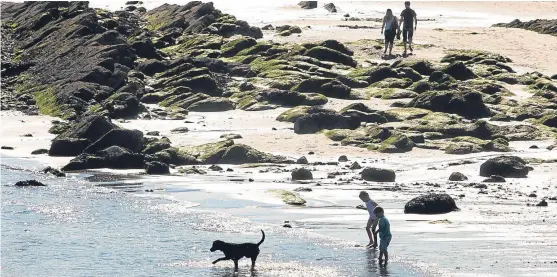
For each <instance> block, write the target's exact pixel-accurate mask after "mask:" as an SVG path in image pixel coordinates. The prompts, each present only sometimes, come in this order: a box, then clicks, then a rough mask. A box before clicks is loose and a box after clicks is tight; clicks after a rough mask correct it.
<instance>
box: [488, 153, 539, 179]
mask: <svg viewBox="0 0 557 277" xmlns="http://www.w3.org/2000/svg"><path fill="white" fill-rule="evenodd" d="M528 172H529V169H528V167H527V166H526V163H525V162H524V160H522V159H521V158H519V157H516V156H500V157H496V158H492V159H489V160H487V161H486V162H484V163H483V164H482V165H481V167H480V176H483V177H490V176H491V175H499V176H502V177H510V178H526V177H527V176H528Z"/></svg>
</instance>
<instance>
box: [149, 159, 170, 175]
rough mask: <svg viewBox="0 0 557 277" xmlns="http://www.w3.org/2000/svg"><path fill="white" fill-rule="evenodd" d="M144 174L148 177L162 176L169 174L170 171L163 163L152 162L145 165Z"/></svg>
mask: <svg viewBox="0 0 557 277" xmlns="http://www.w3.org/2000/svg"><path fill="white" fill-rule="evenodd" d="M145 172H147V174H149V175H164V174H169V173H170V169H169V168H168V165H167V164H165V163H161V162H157V161H153V162H147V163H145Z"/></svg>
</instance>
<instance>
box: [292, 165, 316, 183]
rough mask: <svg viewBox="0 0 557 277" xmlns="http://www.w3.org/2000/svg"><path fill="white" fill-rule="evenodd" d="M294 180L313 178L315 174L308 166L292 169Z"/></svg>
mask: <svg viewBox="0 0 557 277" xmlns="http://www.w3.org/2000/svg"><path fill="white" fill-rule="evenodd" d="M291 175H292V181H296V180H313V174H311V171H310V170H309V169H307V168H295V169H293V170H292V174H291Z"/></svg>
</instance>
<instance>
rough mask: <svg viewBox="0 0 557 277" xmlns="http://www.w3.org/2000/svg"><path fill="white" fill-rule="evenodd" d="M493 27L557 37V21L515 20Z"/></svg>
mask: <svg viewBox="0 0 557 277" xmlns="http://www.w3.org/2000/svg"><path fill="white" fill-rule="evenodd" d="M493 27H506V28H520V29H526V30H530V31H534V32H538V33H540V34H549V35H554V36H557V19H535V20H531V21H527V22H522V21H520V20H519V19H515V20H513V21H511V22H509V23H498V24H494V25H493Z"/></svg>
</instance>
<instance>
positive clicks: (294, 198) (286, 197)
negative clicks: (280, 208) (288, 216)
mask: <svg viewBox="0 0 557 277" xmlns="http://www.w3.org/2000/svg"><path fill="white" fill-rule="evenodd" d="M269 192H271V193H273V194H274V195H276V196H277V197H279V198H281V199H282V201H283V202H284V203H286V204H288V205H294V206H301V205H304V204H306V200H304V199H303V198H302V197H300V195H298V194H297V193H295V192H291V191H287V190H281V189H273V190H269Z"/></svg>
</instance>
